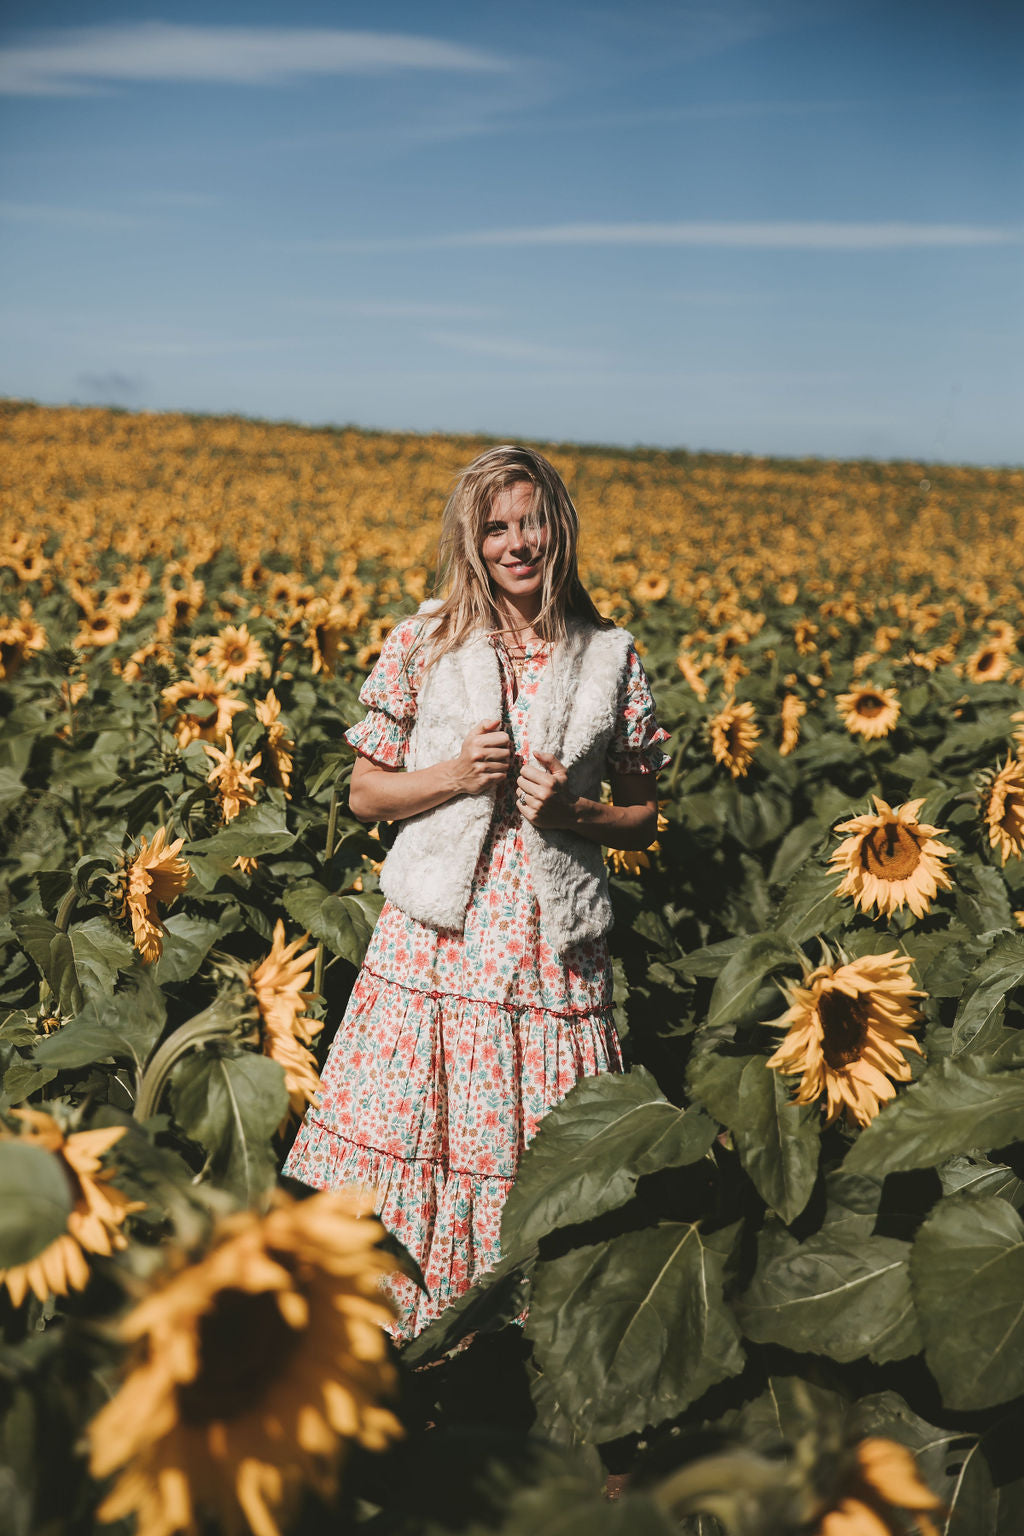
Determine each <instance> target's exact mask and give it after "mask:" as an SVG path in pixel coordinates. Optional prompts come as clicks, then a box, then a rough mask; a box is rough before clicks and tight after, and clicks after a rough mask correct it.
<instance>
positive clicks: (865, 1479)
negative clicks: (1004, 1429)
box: [814, 1436, 942, 1536]
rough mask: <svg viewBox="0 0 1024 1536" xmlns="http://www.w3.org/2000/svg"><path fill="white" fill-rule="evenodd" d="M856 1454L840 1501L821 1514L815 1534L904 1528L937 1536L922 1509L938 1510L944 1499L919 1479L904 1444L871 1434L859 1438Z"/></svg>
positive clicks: (899, 1533) (895, 1532) (891, 1534)
mask: <svg viewBox="0 0 1024 1536" xmlns="http://www.w3.org/2000/svg"><path fill="white" fill-rule="evenodd" d="M854 1456H855V1462H854V1464H853V1465H852V1466H851V1468H850V1471H849V1473H848V1475H847V1477H846V1479H845V1480H844V1483H843V1485H842V1487H841V1488H840V1491H839V1494H838V1502H837V1503H835V1504H834V1505H833V1507H832V1508H831V1509H829V1510H827V1511H826V1512H825V1514H823V1515H822V1516H821V1517H820V1518H819V1521H818V1524H817V1525H816V1526H815V1527H814V1536H903V1533H905V1532H907V1531H908V1529H913V1530H914V1531H915V1532H916V1533H917V1536H939V1528H938V1526H937V1525H936V1524H935V1522H934V1521H933V1520H931V1519H930V1518H929V1516H928V1515H927V1514H926V1513H925V1511H926V1510H936V1511H937V1510H939V1509H941V1507H942V1500H941V1499H939V1498H938V1497H937V1496H936V1495H935V1494H934V1493H933V1492H932V1491H931V1489H930V1488H929V1487H928V1485H927V1483H924V1482H922V1480H921V1477H920V1475H919V1474H918V1470H917V1463H916V1462H915V1460H914V1458H913V1456H912V1455H911V1453H910V1452H909V1451H908V1450H907V1448H906V1446H905V1445H899V1444H898V1443H897V1442H896V1441H895V1440H882V1439H880V1438H878V1437H876V1436H872V1437H870V1438H869V1439H867V1440H861V1441H860V1443H859V1444H858V1445H857V1446H856V1448H855V1451H854ZM907 1513H909V1514H910V1516H911V1520H912V1522H913V1525H912V1527H909V1528H908V1524H907V1519H906V1514H907Z"/></svg>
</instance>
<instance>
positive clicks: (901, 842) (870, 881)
mask: <svg viewBox="0 0 1024 1536" xmlns="http://www.w3.org/2000/svg"><path fill="white" fill-rule="evenodd" d="M871 798H872V799H873V800H874V802H875V813H876V814H874V815H872V814H871V813H870V812H867V813H865V815H863V816H854V817H852V818H851V820H849V821H843V822H840V823H839V824H838V825H837V826H836V828H835V830H836V832H849V834H850V836H849V837H848V838H847V839H846V841H845V842H843V843H840V845H839V847H838V848H836V849H835V851H834V852H833V853H832V854H831V855H830V858H829V862H830V863H832V864H835V865H837V866H838V867H839V868H840V869H845V870H846V874H845V875H844V876H843V879H842V881H841V882H840V884H839V885H838V886H837V887H836V895H837V896H852V897H853V900H854V904H855V905H856V906H858V907H859V908H860V909H861V911H862V912H867V911H868V910H869V909H870V908H871V907H877V909H878V911H879V912H881V913H891V912H897V911H899V910H900V909H901V908H902V907H909V908H910V910H911V912H913V914H914V916H915V917H923V916H924V914H925V913H926V912H927V911H928V908H929V907H930V906H931V904H932V901H933V900H934V899H935V897H936V896H937V894H938V892H939V890H940V889H941V890H943V891H950V890H952V889H953V882H952V881H951V880H950V878H949V875H948V874H947V873H946V868H945V865H944V863H943V858H944V857H949V856H952V855H953V853H954V849H952V848H950V847H948V846H947V845H946V844H945V843H940V842H936V840H935V839H936V836H937V834H938V833H940V832H943V831H945V828H944V827H932V826H929V825H928V824H927V823H926V822H923V821H918V819H917V813H918V811H919V810H920V809H921V807H922V805H924V800H923V799H921V800H908V801H907V802H906V804H905V805H897V806H896V807H895V809H894V808H893V807H892V806H890V805H887V804H886V802H885V801H884V800H881V799H879V797H878V795H873V796H872V797H871Z"/></svg>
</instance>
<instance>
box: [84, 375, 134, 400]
mask: <svg viewBox="0 0 1024 1536" xmlns="http://www.w3.org/2000/svg"><path fill="white" fill-rule="evenodd" d="M75 385H76V388H77V389H78V390H79V392H80V393H81V394H85V395H87V396H88V397H89V398H90V399H92V400H99V401H107V400H112V401H115V402H117V401H121V400H137V399H138V397H139V396H140V395H141V394H142V393H143V391H144V390H145V389H146V387H147V386H146V380H145V379H144V378H142V377H141V375H139V374H134V373H121V372H119V370H118V369H116V368H110V369H108V370H107V371H106V372H105V373H88V372H87V373H79V374H76V375H75Z"/></svg>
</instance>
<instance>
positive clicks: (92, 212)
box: [0, 202, 148, 229]
mask: <svg viewBox="0 0 1024 1536" xmlns="http://www.w3.org/2000/svg"><path fill="white" fill-rule="evenodd" d="M4 219H6V220H7V221H8V222H9V223H13V224H50V225H67V226H68V227H73V228H79V229H137V228H139V226H140V225H144V224H146V223H147V222H148V221H147V220H146V219H140V218H138V217H136V215H134V214H131V213H109V212H107V211H105V210H104V209H102V208H69V207H64V206H63V205H62V204H58V203H12V202H0V220H4Z"/></svg>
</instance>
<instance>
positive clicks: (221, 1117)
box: [171, 1051, 288, 1205]
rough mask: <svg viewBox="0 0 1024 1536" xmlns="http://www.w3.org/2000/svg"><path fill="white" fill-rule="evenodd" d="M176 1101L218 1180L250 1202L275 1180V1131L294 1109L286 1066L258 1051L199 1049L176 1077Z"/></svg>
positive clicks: (180, 1118) (178, 1114) (178, 1117)
mask: <svg viewBox="0 0 1024 1536" xmlns="http://www.w3.org/2000/svg"><path fill="white" fill-rule="evenodd" d="M171 1107H172V1111H173V1114H174V1118H175V1121H176V1122H177V1124H178V1125H179V1126H180V1127H181V1129H182V1130H183V1131H184V1133H185V1135H186V1136H189V1137H191V1138H192V1140H193V1141H197V1142H198V1143H199V1144H200V1146H201V1147H202V1148H203V1149H204V1150H205V1152H206V1154H207V1160H208V1163H209V1165H210V1171H211V1173H212V1175H213V1177H214V1178H215V1179H216V1180H217V1182H218V1183H219V1184H220V1185H221V1186H222V1187H223V1188H225V1189H227V1190H229V1191H230V1192H231V1193H232V1194H234V1195H236V1196H237V1197H238V1198H239V1199H241V1200H243V1201H244V1202H245V1203H246V1204H247V1205H251V1204H253V1203H254V1202H255V1201H257V1200H258V1199H259V1198H260V1196H261V1195H263V1194H264V1193H265V1192H266V1190H267V1189H269V1188H270V1186H271V1185H272V1184H273V1182H274V1179H275V1176H276V1174H277V1161H278V1159H277V1154H276V1152H275V1151H274V1146H273V1141H272V1137H273V1135H274V1132H275V1131H276V1130H277V1127H278V1126H279V1125H280V1123H281V1121H282V1120H283V1119H284V1117H285V1115H286V1114H287V1113H288V1090H287V1088H286V1087H285V1082H284V1072H283V1071H282V1069H281V1067H280V1066H279V1065H278V1064H277V1062H276V1061H271V1060H270V1058H269V1057H267V1056H260V1055H258V1054H256V1053H255V1052H253V1051H243V1052H241V1053H240V1054H239V1055H237V1056H221V1055H217V1054H213V1053H208V1052H206V1051H194V1052H192V1054H191V1055H188V1056H185V1057H183V1058H182V1060H180V1061H179V1062H178V1064H177V1066H176V1067H175V1069H174V1075H173V1077H172V1079H171Z"/></svg>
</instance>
